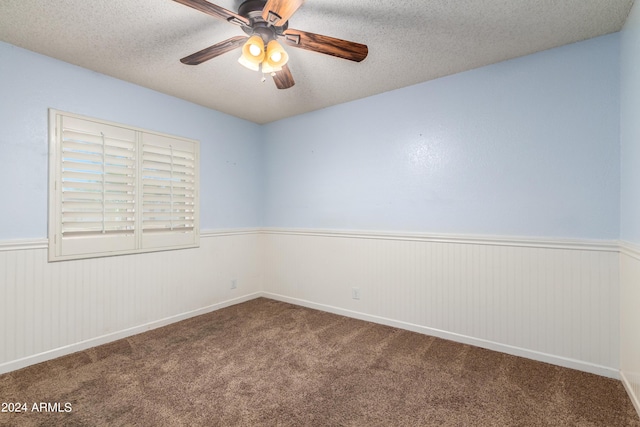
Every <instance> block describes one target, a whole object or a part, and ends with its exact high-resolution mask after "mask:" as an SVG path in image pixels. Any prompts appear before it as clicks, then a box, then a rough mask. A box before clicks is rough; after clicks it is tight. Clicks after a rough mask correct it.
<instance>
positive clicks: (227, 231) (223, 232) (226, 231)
mask: <svg viewBox="0 0 640 427" xmlns="http://www.w3.org/2000/svg"><path fill="white" fill-rule="evenodd" d="M260 231H261V229H260V228H221V229H212V230H201V231H200V238H203V237H222V236H238V235H241V234H259V233H260Z"/></svg>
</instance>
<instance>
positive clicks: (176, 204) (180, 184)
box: [142, 134, 197, 247]
mask: <svg viewBox="0 0 640 427" xmlns="http://www.w3.org/2000/svg"><path fill="white" fill-rule="evenodd" d="M196 152H197V151H196V145H195V144H193V142H190V141H178V140H175V139H172V138H167V137H165V136H162V135H157V134H144V135H143V137H142V231H143V232H142V246H143V247H146V246H156V247H159V246H160V247H161V246H166V245H175V244H189V243H190V242H193V239H194V237H195V231H196V230H195V228H196V160H197V157H196Z"/></svg>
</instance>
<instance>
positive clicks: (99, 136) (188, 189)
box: [48, 108, 200, 262]
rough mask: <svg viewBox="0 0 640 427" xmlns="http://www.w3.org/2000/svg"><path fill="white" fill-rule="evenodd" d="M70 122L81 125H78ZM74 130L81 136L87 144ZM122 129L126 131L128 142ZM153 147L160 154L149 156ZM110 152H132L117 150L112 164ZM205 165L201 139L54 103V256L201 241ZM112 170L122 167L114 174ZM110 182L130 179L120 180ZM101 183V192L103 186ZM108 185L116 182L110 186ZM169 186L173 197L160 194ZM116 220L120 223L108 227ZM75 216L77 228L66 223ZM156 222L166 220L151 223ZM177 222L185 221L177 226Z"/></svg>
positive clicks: (172, 247)
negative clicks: (202, 171)
mask: <svg viewBox="0 0 640 427" xmlns="http://www.w3.org/2000/svg"><path fill="white" fill-rule="evenodd" d="M69 124H72V125H73V126H76V127H77V128H78V129H75V128H74V129H71V128H70V125H69ZM64 126H67V127H66V128H64ZM80 128H82V129H80ZM101 129H102V130H104V132H102V131H101ZM83 132H84V133H83ZM63 134H64V136H65V139H64V140H63ZM71 135H74V136H76V135H80V136H79V137H78V138H81V139H80V143H76V142H74V141H76V140H75V139H71V138H72V137H71ZM83 135H84V136H86V138H83V137H82V136H83ZM114 135H125V137H123V139H124V140H125V141H124V142H121V141H120V140H118V136H114ZM130 139H132V140H133V142H131V141H130ZM107 140H109V143H107V142H106V141H107ZM114 141H115V142H114ZM82 144H84V145H82ZM100 144H102V145H101V146H100ZM72 145H76V146H79V145H80V146H81V148H78V149H76V148H73V147H72ZM120 145H122V146H124V147H125V148H122V149H121V148H120V147H119V146H120ZM82 147H89V148H86V149H85V148H82ZM95 147H98V148H99V149H101V150H102V152H101V153H100V152H98V151H99V150H98V149H96V148H95ZM114 147H115V148H114ZM131 147H133V148H131ZM146 147H152V148H151V150H155V151H156V153H157V152H158V150H159V151H160V154H156V153H152V154H147V155H145V153H148V152H149V149H148V148H147V151H145V148H146ZM173 147H176V149H175V151H174V148H173ZM63 149H64V154H63ZM107 150H111V151H113V152H117V151H118V150H121V152H123V153H124V154H120V153H116V154H111V157H110V159H111V160H109V163H107V162H108V160H107V158H108V156H109V154H107V153H106V152H107ZM94 159H99V161H97V162H96V161H94ZM113 159H115V160H113ZM199 163H200V143H199V141H197V140H193V139H188V138H184V137H178V136H175V135H169V134H165V133H160V132H155V131H151V130H148V129H142V128H138V127H132V126H128V125H123V124H120V123H115V122H110V121H106V120H101V119H96V118H93V117H88V116H83V115H79V114H74V113H68V112H64V111H60V110H56V109H53V108H50V109H49V173H48V176H49V206H48V224H49V229H48V237H49V245H48V248H49V250H48V259H49V262H53V261H63V260H73V259H83V258H97V257H105V256H115V255H125V254H135V253H145V252H155V251H165V250H176V249H187V248H196V247H199V245H200V223H199V222H200V221H199V219H200V203H199V192H200V191H199V187H200V164H199ZM174 164H176V166H175V167H174ZM69 165H75V166H77V167H71V166H69ZM107 168H109V169H110V170H115V172H107ZM65 174H66V175H65ZM153 175H156V176H153ZM109 176H111V177H112V178H108V177H109ZM163 176H166V177H165V178H162V177H163ZM87 177H88V178H87ZM163 180H164V181H163ZM109 181H126V184H118V183H115V185H112V183H111V182H109ZM63 183H64V185H63ZM100 185H101V186H102V190H101V192H100V190H97V189H96V186H98V187H99V186H100ZM108 186H111V187H113V188H112V189H111V188H110V189H109V190H106V189H105V187H108ZM76 187H79V188H80V190H79V191H77V190H76V189H75V188H76ZM82 187H87V189H86V190H84V189H83V188H82ZM174 187H175V189H174ZM63 188H64V190H63ZM153 189H155V190H153ZM109 191H111V193H109ZM152 191H155V193H152ZM167 192H169V193H170V196H169V198H170V202H168V203H167V202H163V201H162V198H163V197H164V198H165V199H166V198H167V197H166V196H163V195H162V194H160V193H167ZM156 193H157V194H156ZM177 193H179V194H177ZM114 194H116V195H117V196H114ZM158 194H159V196H158ZM156 196H157V197H156ZM111 198H115V199H117V200H116V201H111V200H110V199H111ZM120 199H122V200H124V201H122V200H120ZM158 200H159V201H158ZM174 200H176V201H175V202H174ZM110 203H111V204H110ZM153 203H156V204H157V205H156V206H153ZM63 205H64V206H65V208H64V209H63ZM94 206H98V207H101V208H99V209H97V208H95V207H94ZM106 206H109V207H110V209H109V212H107V208H106ZM167 206H168V207H167ZM94 217H96V218H99V219H98V220H96V221H95V222H93V223H90V220H89V218H94ZM107 217H109V218H111V219H110V220H107V219H106V218H107ZM165 219H166V220H165ZM152 220H153V221H152ZM74 221H75V222H74ZM91 221H93V220H91ZM108 221H112V222H111V223H110V227H111V228H108V229H107V228H106V225H105V224H106V223H107V222H108ZM69 222H71V223H74V224H79V225H78V227H77V228H76V229H73V228H72V227H71V226H66V225H65V224H68V223H69ZM152 222H154V223H156V224H160V225H159V226H157V227H155V228H151V227H150V226H149V224H150V223H152ZM174 222H175V223H177V224H179V226H175V228H174ZM100 223H101V225H100ZM96 224H97V225H96ZM90 226H91V227H93V228H90ZM96 226H97V227H100V226H101V227H102V228H101V230H97V229H95V227H96Z"/></svg>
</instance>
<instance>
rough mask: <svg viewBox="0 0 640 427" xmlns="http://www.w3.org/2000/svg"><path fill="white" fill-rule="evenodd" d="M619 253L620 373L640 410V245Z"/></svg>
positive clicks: (639, 410) (626, 247)
mask: <svg viewBox="0 0 640 427" xmlns="http://www.w3.org/2000/svg"><path fill="white" fill-rule="evenodd" d="M621 249H622V250H621V254H620V376H621V378H622V383H623V384H624V385H625V388H626V389H627V392H628V393H629V396H630V397H631V400H632V401H633V404H634V405H635V407H636V411H638V414H640V309H639V307H640V248H638V247H637V246H633V245H631V244H628V243H624V242H623V243H622V245H621Z"/></svg>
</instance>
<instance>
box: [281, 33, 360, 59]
mask: <svg viewBox="0 0 640 427" xmlns="http://www.w3.org/2000/svg"><path fill="white" fill-rule="evenodd" d="M283 37H284V41H285V43H286V44H288V45H290V46H295V47H299V48H301V49H306V50H312V51H314V52H320V53H324V54H326V55H332V56H336V57H338V58H344V59H348V60H350V61H355V62H360V61H362V60H363V59H365V58H366V57H367V55H368V54H369V48H368V47H367V45H364V44H360V43H355V42H350V41H347V40H342V39H336V38H334V37H329V36H323V35H320V34H314V33H308V32H306V31H300V30H293V29H288V30H286V31H284V33H283Z"/></svg>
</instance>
